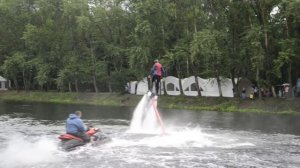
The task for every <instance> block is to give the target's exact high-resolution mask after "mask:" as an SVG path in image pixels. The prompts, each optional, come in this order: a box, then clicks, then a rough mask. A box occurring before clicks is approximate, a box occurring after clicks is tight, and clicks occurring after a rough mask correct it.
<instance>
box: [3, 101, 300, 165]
mask: <svg viewBox="0 0 300 168" xmlns="http://www.w3.org/2000/svg"><path fill="white" fill-rule="evenodd" d="M75 110H82V111H83V112H84V114H83V119H84V121H85V122H86V123H88V124H91V125H94V126H95V127H100V128H101V129H102V130H103V131H104V132H105V133H107V134H108V135H109V136H111V137H112V139H113V141H112V142H110V143H107V144H105V145H102V146H98V147H92V146H89V145H87V146H84V147H82V148H79V149H78V150H75V151H72V152H63V151H60V150H59V149H58V148H57V144H58V138H57V137H58V135H59V134H60V133H62V132H64V121H65V119H66V117H67V115H68V113H70V112H72V111H75ZM133 110H134V109H133V108H124V107H122V108H118V107H95V106H73V105H72V106H71V105H51V104H28V103H25V104H24V103H2V104H0V127H1V128H2V129H1V130H0V142H1V143H0V167H1V168H2V167H3V168H9V167H20V168H21V167H22V168H23V167H25V168H26V167H38V168H40V167H45V168H49V167H50V168H52V167H53V168H57V167H72V168H73V167H75V168H76V167H78V168H79V167H95V168H96V167H97V168H98V167H103V168H107V167H125V168H135V167H139V168H150V167H151V168H152V167H186V168H192V167H299V166H300V161H299V156H300V148H299V147H300V136H299V134H300V133H299V128H300V127H299V122H297V121H299V117H298V116H276V115H258V114H240V113H218V112H193V111H180V110H166V109H160V112H161V114H162V118H163V119H164V123H165V127H166V132H167V134H165V135H160V134H142V133H139V134H133V133H128V132H127V130H128V129H129V124H130V120H131V117H132V113H133Z"/></svg>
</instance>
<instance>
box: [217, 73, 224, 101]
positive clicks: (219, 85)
mask: <svg viewBox="0 0 300 168" xmlns="http://www.w3.org/2000/svg"><path fill="white" fill-rule="evenodd" d="M217 83H218V89H219V94H220V97H223V94H222V88H221V80H220V76H217Z"/></svg>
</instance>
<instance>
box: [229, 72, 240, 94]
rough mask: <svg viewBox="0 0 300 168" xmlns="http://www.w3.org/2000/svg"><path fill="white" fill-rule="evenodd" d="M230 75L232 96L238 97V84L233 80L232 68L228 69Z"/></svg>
mask: <svg viewBox="0 0 300 168" xmlns="http://www.w3.org/2000/svg"><path fill="white" fill-rule="evenodd" d="M230 76H231V82H232V86H233V96H234V97H238V95H240V91H239V89H238V86H237V84H236V83H235V80H234V76H235V75H234V69H231V71H230Z"/></svg>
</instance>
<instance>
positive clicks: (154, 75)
mask: <svg viewBox="0 0 300 168" xmlns="http://www.w3.org/2000/svg"><path fill="white" fill-rule="evenodd" d="M162 77H165V70H164V68H163V67H162V65H161V64H160V63H159V61H158V59H156V60H154V65H153V66H152V68H151V71H150V75H149V76H148V78H149V79H150V78H151V80H152V82H151V83H152V85H151V86H150V88H149V90H152V87H153V82H155V94H156V95H158V89H159V86H160V81H161V79H162Z"/></svg>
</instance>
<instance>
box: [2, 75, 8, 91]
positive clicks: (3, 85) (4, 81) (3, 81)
mask: <svg viewBox="0 0 300 168" xmlns="http://www.w3.org/2000/svg"><path fill="white" fill-rule="evenodd" d="M6 82H7V80H6V79H5V78H3V77H2V76H0V90H7V87H6V86H5V83H6Z"/></svg>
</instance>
